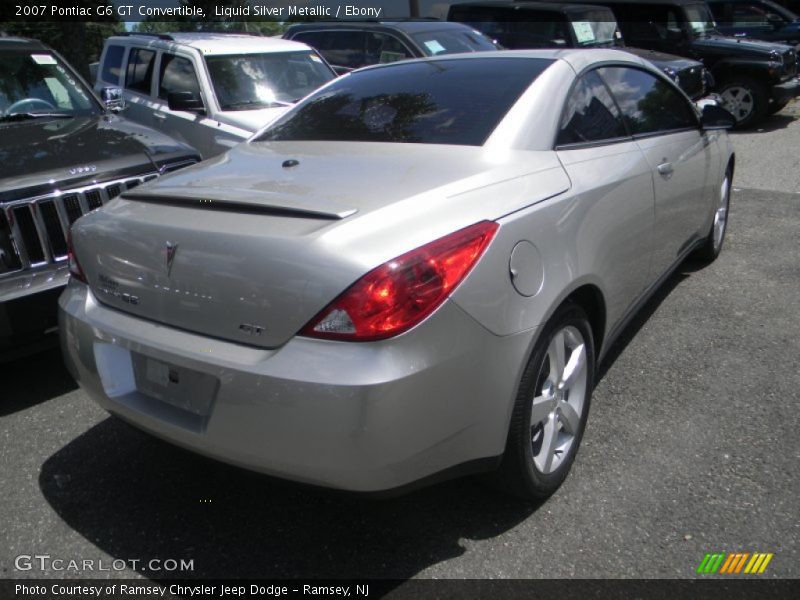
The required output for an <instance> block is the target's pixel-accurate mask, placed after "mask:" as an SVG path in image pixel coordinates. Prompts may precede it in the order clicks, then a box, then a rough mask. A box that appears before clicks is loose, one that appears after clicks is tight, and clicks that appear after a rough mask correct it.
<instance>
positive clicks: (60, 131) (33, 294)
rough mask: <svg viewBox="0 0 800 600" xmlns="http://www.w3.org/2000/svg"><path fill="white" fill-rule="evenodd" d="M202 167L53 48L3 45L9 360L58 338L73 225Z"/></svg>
mask: <svg viewBox="0 0 800 600" xmlns="http://www.w3.org/2000/svg"><path fill="white" fill-rule="evenodd" d="M109 95H111V94H109ZM198 160H199V156H198V154H197V152H195V151H194V150H193V149H191V148H189V147H188V146H185V145H183V144H180V143H178V142H176V141H175V140H173V139H172V138H169V137H167V136H165V135H163V134H160V133H158V132H156V131H154V130H153V129H149V128H147V127H142V126H141V125H136V124H134V123H132V122H130V121H127V120H125V119H123V118H121V117H119V116H117V115H115V114H112V113H111V112H109V111H107V110H106V107H104V106H103V104H102V103H101V102H100V101H99V100H98V99H97V98H96V97H95V96H94V94H93V92H92V90H91V88H89V86H88V85H86V82H85V81H83V79H81V77H80V75H78V73H77V72H75V70H73V69H72V68H71V67H70V66H69V65H68V64H67V63H66V62H65V61H64V59H63V58H62V57H61V56H59V55H58V54H57V53H56V52H54V51H53V50H51V49H50V48H49V47H47V46H45V45H44V44H42V43H40V42H37V41H33V40H27V39H22V38H13V37H0V360H3V359H5V358H9V357H11V356H14V355H18V354H20V353H21V352H23V351H26V350H30V349H32V348H34V347H36V346H39V345H42V343H43V342H45V343H46V342H47V341H48V337H49V336H47V335H46V334H47V333H50V332H52V331H54V330H55V327H56V325H57V321H56V301H57V298H58V295H59V293H60V292H61V288H62V287H63V286H64V284H65V283H66V281H67V276H68V268H67V260H68V257H67V255H68V236H69V228H70V226H71V224H72V223H73V222H74V221H75V220H76V219H78V218H79V217H80V216H81V215H83V214H84V213H86V212H89V211H91V210H94V209H95V208H98V207H100V206H102V205H103V204H104V203H106V202H108V201H109V200H111V199H112V198H114V197H115V196H117V195H118V194H120V193H121V192H123V191H125V190H126V189H130V188H132V187H134V186H137V185H139V184H142V183H144V182H146V181H148V180H150V179H154V178H155V177H157V176H159V175H160V174H162V173H164V172H166V171H171V170H174V169H177V168H180V167H182V166H185V165H189V164H192V163H195V162H197V161H198Z"/></svg>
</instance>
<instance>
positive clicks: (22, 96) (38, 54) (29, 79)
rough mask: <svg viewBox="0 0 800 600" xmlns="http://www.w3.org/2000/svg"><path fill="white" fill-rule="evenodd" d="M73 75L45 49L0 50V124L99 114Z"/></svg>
mask: <svg viewBox="0 0 800 600" xmlns="http://www.w3.org/2000/svg"><path fill="white" fill-rule="evenodd" d="M100 112H101V109H100V106H99V104H98V103H97V101H96V100H94V99H93V97H92V94H91V92H90V91H89V90H88V89H86V87H84V85H83V84H82V83H81V82H80V81H79V80H78V79H77V77H76V76H75V74H74V73H73V72H72V71H71V70H70V69H69V68H68V67H67V66H66V65H65V64H64V63H63V62H62V61H61V60H60V59H59V58H58V57H57V56H55V55H54V54H52V53H51V52H48V51H47V50H44V49H42V50H34V51H31V50H18V49H4V50H0V121H12V120H16V119H17V118H19V117H23V116H25V117H29V118H37V116H38V117H40V118H47V117H48V116H49V117H76V116H86V115H91V114H99V113H100Z"/></svg>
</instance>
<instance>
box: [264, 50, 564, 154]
mask: <svg viewBox="0 0 800 600" xmlns="http://www.w3.org/2000/svg"><path fill="white" fill-rule="evenodd" d="M552 62H553V61H551V60H547V59H534V58H508V57H503V58H499V57H498V58H481V59H468V60H435V61H424V62H412V63H393V64H392V65H391V66H386V67H379V68H373V69H367V70H365V71H361V72H357V73H353V74H351V75H345V76H344V77H342V78H341V79H339V80H338V81H335V82H334V83H332V84H331V85H330V86H328V87H326V88H325V89H323V90H320V91H319V92H317V93H316V94H313V95H312V96H310V97H309V98H307V99H306V100H305V101H304V102H303V103H302V104H301V105H300V106H299V107H298V108H297V109H296V110H294V111H291V112H290V113H288V114H287V115H286V116H284V117H283V118H281V119H279V120H278V121H277V122H276V123H275V124H274V125H273V126H272V127H270V128H268V129H267V130H266V131H265V132H264V133H263V134H261V136H259V138H257V141H265V140H274V141H290V140H322V141H343V142H350V141H358V142H404V143H417V144H457V145H467V146H480V145H482V144H483V143H484V142H485V141H486V139H487V138H488V137H489V135H490V134H491V133H492V131H493V130H494V129H495V128H496V127H497V125H498V124H499V123H500V121H501V120H502V119H503V117H504V116H505V114H506V113H507V112H508V110H509V109H510V108H511V106H512V105H513V104H514V103H515V102H516V101H517V99H518V98H519V97H520V96H521V95H522V93H523V92H524V91H525V90H526V89H527V88H528V86H530V84H531V83H532V82H533V81H534V80H535V79H536V78H537V77H538V76H539V75H540V74H541V73H542V72H543V71H544V70H545V69H546V68H547V67H548V66H549V65H550V64H551V63H552Z"/></svg>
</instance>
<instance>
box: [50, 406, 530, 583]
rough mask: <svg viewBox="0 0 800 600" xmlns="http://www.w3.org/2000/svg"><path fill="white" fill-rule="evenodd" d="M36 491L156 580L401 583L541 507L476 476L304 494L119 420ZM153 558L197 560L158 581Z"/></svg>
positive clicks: (64, 457) (67, 453)
mask: <svg viewBox="0 0 800 600" xmlns="http://www.w3.org/2000/svg"><path fill="white" fill-rule="evenodd" d="M39 485H40V488H41V490H42V492H43V495H44V497H45V498H46V499H47V501H48V502H49V503H50V505H51V506H52V508H53V509H54V510H55V511H56V513H57V514H58V515H59V516H60V517H61V518H62V519H63V520H64V521H65V522H66V524H67V525H68V526H69V527H71V528H72V529H73V530H75V531H76V532H78V533H79V534H81V535H82V536H83V537H84V538H86V539H87V540H89V541H90V542H91V543H93V544H95V545H96V546H97V547H98V548H100V549H101V550H102V551H103V552H105V553H107V554H109V555H110V556H112V557H113V558H114V559H125V560H128V561H130V560H131V559H134V560H140V561H141V563H140V564H138V565H137V568H136V570H137V571H138V572H139V573H140V574H142V575H143V576H145V577H148V578H150V579H158V578H163V577H172V578H195V577H198V578H288V577H298V578H300V577H314V578H344V577H358V578H392V579H401V580H402V579H407V578H409V577H412V576H413V575H415V574H417V573H419V572H420V571H422V570H424V569H426V568H427V567H430V566H432V565H435V564H437V563H439V562H441V561H445V560H447V559H450V558H453V557H456V556H459V555H461V554H463V553H464V552H466V549H467V547H468V546H469V544H470V541H471V540H481V539H487V538H492V537H495V536H497V535H499V534H500V533H502V532H505V531H507V530H509V529H511V528H513V527H515V526H516V525H517V524H518V523H520V522H522V521H524V520H525V519H526V518H527V517H529V516H530V515H531V514H532V513H533V512H534V511H535V510H536V509H537V508H538V506H533V505H527V504H525V503H522V502H520V501H519V500H515V499H513V498H510V497H507V496H503V495H501V494H499V493H497V492H495V491H493V490H491V489H488V488H485V487H484V486H482V485H480V484H479V483H478V482H477V481H476V480H474V479H460V480H453V481H449V482H445V483H442V484H439V485H436V486H433V487H429V488H425V489H422V490H419V491H416V492H413V493H410V494H408V495H405V496H401V497H397V498H392V499H385V500H378V499H373V498H365V497H362V496H354V495H350V494H344V493H335V492H330V491H324V490H318V489H314V488H308V487H305V486H302V485H297V484H292V483H288V482H283V481H280V480H277V479H274V478H271V477H267V476H264V475H260V474H256V473H250V472H248V471H244V470H241V469H237V468H234V467H230V466H227V465H224V464H221V463H217V462H215V461H212V460H209V459H205V458H202V457H200V456H197V455H194V454H191V453H189V452H187V451H184V450H182V449H179V448H176V447H174V446H171V445H169V444H167V443H165V442H162V441H160V440H157V439H155V438H152V437H150V436H149V435H146V434H144V433H141V432H139V431H138V430H136V429H134V428H132V427H130V426H128V425H127V424H125V423H124V422H122V421H120V420H118V419H116V418H108V419H106V420H105V421H103V422H101V423H99V424H97V425H96V426H95V427H93V428H92V429H90V430H89V431H87V432H86V433H85V434H83V435H81V436H80V437H78V438H76V439H75V440H73V441H72V442H71V443H69V444H68V445H66V446H65V447H63V448H62V449H61V450H59V451H58V452H57V453H55V454H54V455H53V456H51V457H50V458H49V459H47V460H46V461H45V463H44V464H43V466H42V469H41V472H40V477H39ZM531 543H535V540H531ZM84 555H85V553H84ZM154 558H158V559H161V560H166V559H174V560H177V561H180V560H181V559H184V560H193V561H194V570H193V571H191V572H180V573H163V572H161V573H159V572H153V571H150V570H149V569H148V564H147V563H148V561H150V560H151V559H154ZM462 576H464V577H469V576H470V574H469V573H463V574H462Z"/></svg>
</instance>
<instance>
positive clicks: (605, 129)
mask: <svg viewBox="0 0 800 600" xmlns="http://www.w3.org/2000/svg"><path fill="white" fill-rule="evenodd" d="M626 136H627V133H626V131H625V125H624V124H623V122H622V116H621V114H620V111H619V108H617V106H616V104H614V100H613V99H612V98H611V94H609V93H608V88H606V86H605V84H604V83H603V81H602V79H600V77H599V76H598V75H597V73H595V72H591V73H587V74H586V75H584V76H583V77H581V79H580V80H579V81H578V83H577V84H576V85H575V87H574V88H573V89H572V93H571V94H570V97H569V100H567V105H566V106H565V107H564V114H563V116H562V117H561V129H560V131H559V134H558V140H557V142H556V144H557V145H559V146H563V145H567V144H582V143H591V142H602V141H604V140H612V139H615V138H621V137H626Z"/></svg>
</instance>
